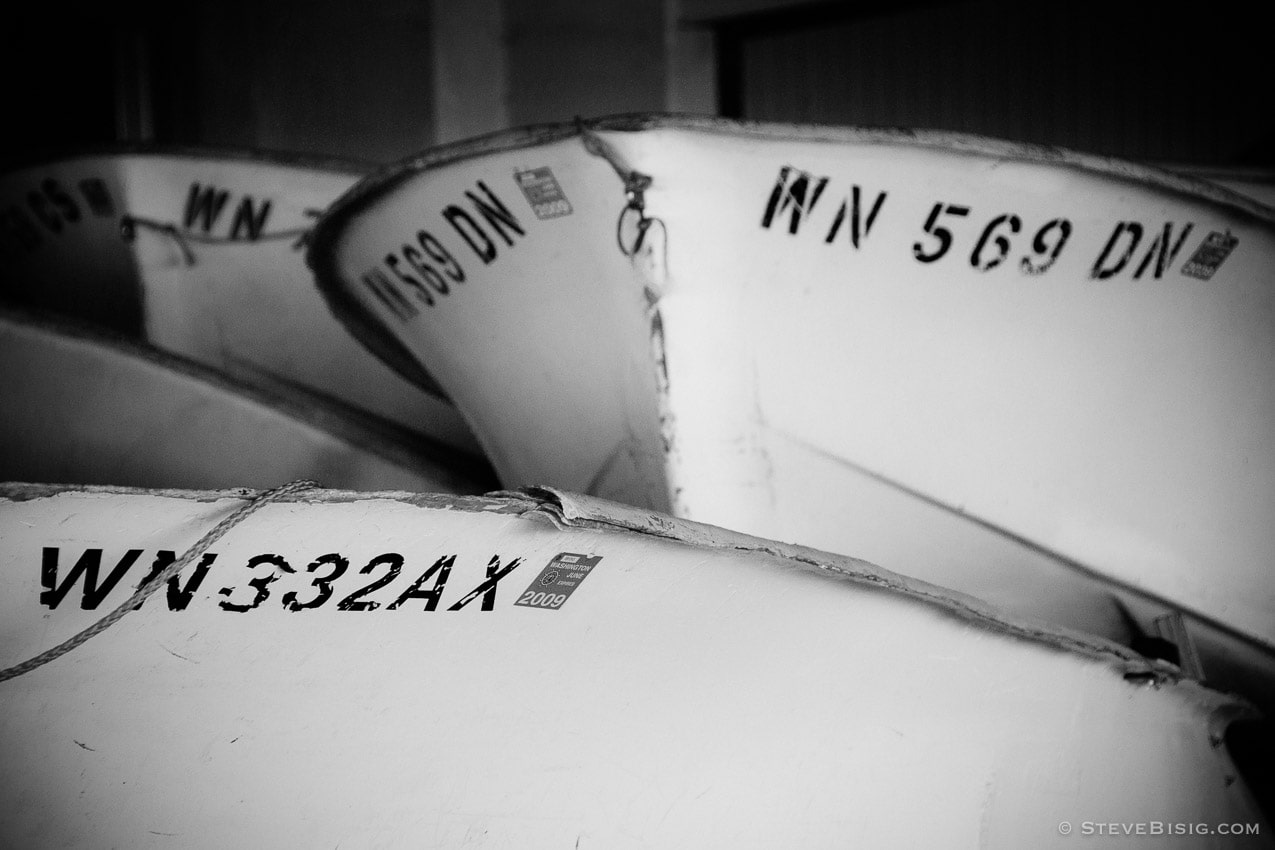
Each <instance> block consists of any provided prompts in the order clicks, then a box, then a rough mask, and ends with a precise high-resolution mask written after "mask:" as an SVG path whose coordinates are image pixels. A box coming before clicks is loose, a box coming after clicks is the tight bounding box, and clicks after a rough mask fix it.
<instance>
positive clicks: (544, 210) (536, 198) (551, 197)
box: [514, 168, 571, 219]
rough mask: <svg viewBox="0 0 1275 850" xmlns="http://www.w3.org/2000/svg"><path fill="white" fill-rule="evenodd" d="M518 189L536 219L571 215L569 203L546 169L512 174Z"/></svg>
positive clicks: (551, 173)
mask: <svg viewBox="0 0 1275 850" xmlns="http://www.w3.org/2000/svg"><path fill="white" fill-rule="evenodd" d="M514 180H516V181H517V183H518V188H519V189H522V193H523V195H525V196H526V197H527V203H529V204H531V211H532V212H534V213H535V214H536V218H539V219H546V218H557V217H559V216H563V215H571V202H570V201H568V200H567V196H566V195H565V194H563V192H562V187H561V186H559V185H558V180H557V178H556V177H554V176H553V172H552V171H550V170H549V169H548V168H533V169H531V170H530V171H519V172H516V173H515V174H514Z"/></svg>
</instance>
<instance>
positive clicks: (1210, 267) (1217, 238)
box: [1182, 231, 1240, 280]
mask: <svg viewBox="0 0 1275 850" xmlns="http://www.w3.org/2000/svg"><path fill="white" fill-rule="evenodd" d="M1238 244H1240V240H1239V239H1236V238H1235V237H1234V236H1232V235H1231V234H1230V233H1218V232H1217V231H1214V232H1213V233H1210V234H1209V236H1208V238H1207V239H1205V240H1204V244H1203V245H1201V246H1200V247H1199V248H1196V249H1195V253H1194V254H1192V255H1191V259H1189V260H1187V261H1186V265H1184V266H1183V267H1182V274H1184V275H1187V276H1188V277H1194V278H1199V279H1200V280H1208V279H1209V278H1211V277H1213V273H1214V272H1216V271H1217V269H1218V266H1220V265H1222V263H1223V262H1224V261H1225V260H1226V258H1227V257H1229V256H1230V255H1231V252H1232V251H1234V250H1235V246H1236V245H1238Z"/></svg>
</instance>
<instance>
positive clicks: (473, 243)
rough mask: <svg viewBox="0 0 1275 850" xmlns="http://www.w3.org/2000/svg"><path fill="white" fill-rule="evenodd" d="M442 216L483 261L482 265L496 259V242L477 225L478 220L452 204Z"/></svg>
mask: <svg viewBox="0 0 1275 850" xmlns="http://www.w3.org/2000/svg"><path fill="white" fill-rule="evenodd" d="M443 218H445V219H447V223H448V224H450V225H451V226H452V229H453V230H455V231H456V232H457V233H458V234H459V235H460V238H461V239H464V240H465V244H466V245H468V246H469V247H470V249H472V250H473V252H474V254H475V256H477V257H478V259H480V260H482V261H483V265H485V266H486V265H490V264H491V262H492V260H494V259H496V243H495V242H492V241H491V238H490V237H488V236H487V233H486V231H484V230H483V229H482V228H481V227H479V226H478V222H476V221H474V217H473V216H472V215H470V214H469V213H468V212H466V211H465V210H464V209H462V208H461V207H458V206H456V205H455V204H452V205H451V206H448V207H447V208H446V209H444V210H443Z"/></svg>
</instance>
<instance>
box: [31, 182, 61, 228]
mask: <svg viewBox="0 0 1275 850" xmlns="http://www.w3.org/2000/svg"><path fill="white" fill-rule="evenodd" d="M27 207H28V208H29V209H30V210H31V212H32V213H34V214H35V217H36V219H38V220H39V222H40V223H41V224H43V225H44V226H45V227H46V228H48V230H49V231H50V232H51V233H61V232H62V217H61V216H59V215H58V214H57V213H56V212H54V211H53V208H52V206H51V205H50V203H49V199H48V198H46V197H44V195H43V194H42V193H40V192H37V191H35V190H32V191H30V192H27Z"/></svg>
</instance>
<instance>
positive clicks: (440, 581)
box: [385, 555, 456, 611]
mask: <svg viewBox="0 0 1275 850" xmlns="http://www.w3.org/2000/svg"><path fill="white" fill-rule="evenodd" d="M455 563H456V556H455V555H444V556H443V557H441V558H439V559H438V560H437V561H435V562H434V565H433V566H431V567H430V568H429V569H428V570H426V571H425V572H423V573H421V575H420V578H418V579H416V581H414V582H412V584H411V586H410V587H409V588H407V590H404V591H403V592H402V593H401V594H399V597H398V599H395V600H394V601H393V602H391V603H390V604H389V605H388V606H386V609H385V610H387V611H394V610H397V609H399V608H401V607H403V603H405V602H409V601H411V600H413V599H424V600H425V610H426V611H433V610H434V609H435V608H437V607H438V600H439V599H441V598H442V595H443V588H445V587H446V586H447V577H448V576H450V575H451V574H452V565H453V564H455ZM435 574H437V577H436V578H435ZM431 578H434V584H433V585H432V586H431V587H429V588H428V589H427V588H425V586H424V585H425V582H427V581H429V580H430V579H431Z"/></svg>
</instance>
